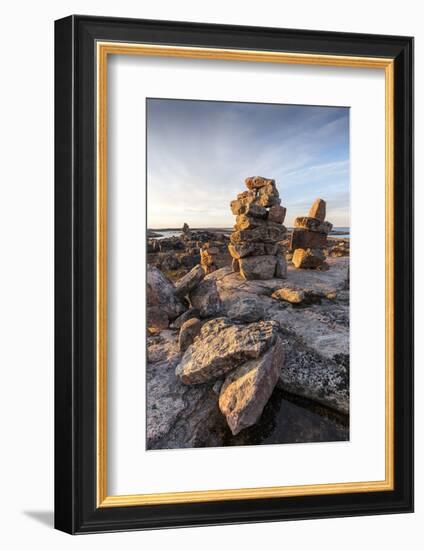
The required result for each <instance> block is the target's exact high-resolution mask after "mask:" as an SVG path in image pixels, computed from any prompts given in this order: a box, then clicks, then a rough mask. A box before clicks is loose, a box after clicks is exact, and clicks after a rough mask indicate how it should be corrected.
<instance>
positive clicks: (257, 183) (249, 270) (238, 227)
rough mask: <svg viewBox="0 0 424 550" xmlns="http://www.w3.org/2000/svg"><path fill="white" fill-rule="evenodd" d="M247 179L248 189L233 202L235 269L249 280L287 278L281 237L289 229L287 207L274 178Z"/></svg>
mask: <svg viewBox="0 0 424 550" xmlns="http://www.w3.org/2000/svg"><path fill="white" fill-rule="evenodd" d="M245 183H246V187H247V189H248V190H247V191H244V192H242V193H239V194H238V195H237V198H236V199H235V200H233V201H232V202H231V204H230V206H231V211H232V213H233V214H234V215H235V216H237V218H236V224H235V226H234V231H233V233H232V234H231V237H230V241H231V244H229V245H228V249H229V251H230V254H231V256H232V258H233V270H234V271H236V272H240V275H241V276H242V277H243V278H244V279H249V280H251V279H272V278H274V277H278V278H281V279H284V278H285V277H286V275H287V265H286V260H285V257H284V250H283V248H282V246H281V245H280V244H279V241H281V240H282V239H283V238H284V235H285V233H286V228H285V227H284V225H283V222H284V218H285V216H286V209H285V208H284V207H283V206H281V199H280V197H279V194H278V190H277V188H276V186H275V180H272V179H268V178H263V177H261V176H253V177H250V178H247V179H246V180H245Z"/></svg>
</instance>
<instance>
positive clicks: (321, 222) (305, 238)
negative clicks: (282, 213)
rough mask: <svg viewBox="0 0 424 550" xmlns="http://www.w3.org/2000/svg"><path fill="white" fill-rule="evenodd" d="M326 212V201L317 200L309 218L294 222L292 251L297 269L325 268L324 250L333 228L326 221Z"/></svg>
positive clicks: (303, 217)
mask: <svg viewBox="0 0 424 550" xmlns="http://www.w3.org/2000/svg"><path fill="white" fill-rule="evenodd" d="M325 210H326V205H325V201H324V200H322V199H316V200H315V202H314V203H313V205H312V206H311V209H310V210H309V215H308V216H302V217H300V218H296V219H295V220H294V229H293V233H292V237H291V249H292V250H293V258H292V262H293V265H294V266H295V267H296V268H309V269H316V268H322V266H323V264H324V262H325V255H324V252H323V251H322V249H323V248H325V247H326V246H327V235H328V233H329V232H330V231H331V229H332V227H333V225H332V224H331V223H330V222H326V221H325V213H326V212H325Z"/></svg>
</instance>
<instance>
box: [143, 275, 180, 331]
mask: <svg viewBox="0 0 424 550" xmlns="http://www.w3.org/2000/svg"><path fill="white" fill-rule="evenodd" d="M147 285H148V286H147V289H148V292H147V306H148V307H149V306H150V304H151V303H152V300H153V301H154V304H155V305H158V306H159V307H160V308H161V309H162V310H163V311H164V312H165V313H166V315H167V316H168V319H169V320H171V321H172V320H174V319H176V318H177V317H178V316H179V315H181V314H182V313H183V312H184V311H185V310H186V307H185V306H184V305H183V303H182V302H181V301H180V300H179V298H178V297H177V296H176V294H175V288H174V285H173V284H172V283H171V281H169V279H167V278H166V277H165V275H164V274H163V273H162V272H161V271H160V270H159V269H158V268H157V267H155V266H152V265H148V266H147Z"/></svg>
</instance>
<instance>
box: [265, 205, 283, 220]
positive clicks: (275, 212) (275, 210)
mask: <svg viewBox="0 0 424 550" xmlns="http://www.w3.org/2000/svg"><path fill="white" fill-rule="evenodd" d="M286 211H287V210H286V208H284V206H280V205H279V204H274V206H271V208H270V209H269V211H268V220H269V221H270V222H275V223H284V220H285V217H286Z"/></svg>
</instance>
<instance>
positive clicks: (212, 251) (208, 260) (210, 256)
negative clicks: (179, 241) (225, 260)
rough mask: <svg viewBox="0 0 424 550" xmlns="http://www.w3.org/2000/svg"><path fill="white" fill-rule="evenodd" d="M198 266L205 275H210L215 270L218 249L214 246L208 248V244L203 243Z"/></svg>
mask: <svg viewBox="0 0 424 550" xmlns="http://www.w3.org/2000/svg"><path fill="white" fill-rule="evenodd" d="M199 252H200V264H201V266H202V268H203V270H204V272H205V274H208V273H212V272H213V271H215V270H216V265H215V256H216V255H217V254H219V249H218V248H217V247H216V246H210V245H209V243H204V244H203V245H202V246H201V247H200V248H199Z"/></svg>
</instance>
